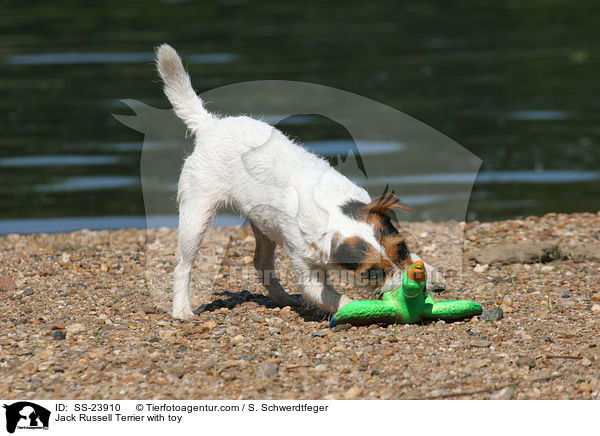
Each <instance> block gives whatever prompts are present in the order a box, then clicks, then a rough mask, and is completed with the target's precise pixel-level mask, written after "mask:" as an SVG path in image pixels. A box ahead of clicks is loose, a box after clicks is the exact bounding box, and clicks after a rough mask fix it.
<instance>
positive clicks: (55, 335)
mask: <svg viewBox="0 0 600 436" xmlns="http://www.w3.org/2000/svg"><path fill="white" fill-rule="evenodd" d="M50 336H51V337H52V339H56V340H57V341H62V340H63V339H66V337H67V333H65V331H64V330H54V331H53V332H52V333H51V334H50Z"/></svg>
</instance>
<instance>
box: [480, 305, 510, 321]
mask: <svg viewBox="0 0 600 436" xmlns="http://www.w3.org/2000/svg"><path fill="white" fill-rule="evenodd" d="M502 318H504V312H503V310H502V309H501V308H500V307H493V308H491V309H488V310H486V311H484V312H483V313H482V314H481V316H480V317H479V319H480V320H481V321H500V320H501V319H502Z"/></svg>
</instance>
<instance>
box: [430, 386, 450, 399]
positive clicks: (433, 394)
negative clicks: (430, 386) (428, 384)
mask: <svg viewBox="0 0 600 436" xmlns="http://www.w3.org/2000/svg"><path fill="white" fill-rule="evenodd" d="M446 395H450V391H449V390H448V389H446V388H438V389H434V390H432V391H431V392H429V396H430V397H431V398H438V397H444V396H446Z"/></svg>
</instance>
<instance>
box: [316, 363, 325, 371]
mask: <svg viewBox="0 0 600 436" xmlns="http://www.w3.org/2000/svg"><path fill="white" fill-rule="evenodd" d="M327 369H328V367H327V365H325V364H324V363H319V364H318V365H317V366H315V371H317V372H325V371H327Z"/></svg>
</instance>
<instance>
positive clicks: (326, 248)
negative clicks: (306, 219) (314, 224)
mask: <svg viewBox="0 0 600 436" xmlns="http://www.w3.org/2000/svg"><path fill="white" fill-rule="evenodd" d="M340 239H341V235H340V233H339V232H327V233H324V234H323V235H321V237H320V238H319V239H318V240H316V241H314V242H311V243H310V247H311V248H312V249H313V250H314V252H315V253H317V255H318V256H319V258H320V259H321V262H323V263H324V264H328V263H329V262H330V261H331V256H332V253H333V250H334V249H335V247H336V246H337V245H338V242H339V240H340Z"/></svg>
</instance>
